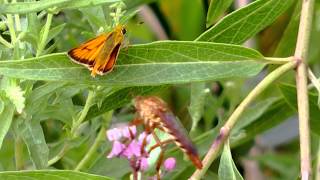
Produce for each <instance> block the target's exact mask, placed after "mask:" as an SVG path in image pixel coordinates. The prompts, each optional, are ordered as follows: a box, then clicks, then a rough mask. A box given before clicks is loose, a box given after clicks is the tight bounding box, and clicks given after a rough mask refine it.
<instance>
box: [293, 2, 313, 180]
mask: <svg viewBox="0 0 320 180" xmlns="http://www.w3.org/2000/svg"><path fill="white" fill-rule="evenodd" d="M313 7H314V0H302V8H301V16H300V24H299V31H298V38H297V45H296V49H295V53H294V56H295V58H296V60H298V61H299V62H300V63H299V64H298V66H297V71H296V84H297V103H298V117H299V137H300V164H301V167H300V170H301V179H302V180H308V179H310V178H311V157H310V127H309V99H308V87H307V86H308V79H307V65H306V64H307V60H306V58H307V53H308V49H309V39H310V34H311V28H312V27H311V26H312V16H313Z"/></svg>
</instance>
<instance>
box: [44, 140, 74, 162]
mask: <svg viewBox="0 0 320 180" xmlns="http://www.w3.org/2000/svg"><path fill="white" fill-rule="evenodd" d="M68 149H69V145H68V142H65V144H64V145H63V147H62V149H61V151H60V152H59V153H58V154H57V155H56V156H54V157H53V158H52V159H50V160H49V161H48V166H51V165H52V164H54V163H56V162H57V161H59V160H60V159H61V158H62V157H63V156H64V155H65V154H66V152H67V151H68Z"/></svg>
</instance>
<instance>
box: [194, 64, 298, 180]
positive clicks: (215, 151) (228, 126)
mask: <svg viewBox="0 0 320 180" xmlns="http://www.w3.org/2000/svg"><path fill="white" fill-rule="evenodd" d="M296 64H297V63H296V62H294V61H291V62H288V63H286V64H284V65H282V66H280V67H279V68H277V69H276V70H274V71H273V72H271V73H270V74H269V75H268V76H267V77H265V78H264V79H263V80H262V81H261V82H260V83H259V84H258V85H257V86H256V87H255V88H254V89H253V90H252V91H251V92H250V93H249V94H248V96H247V97H246V98H245V99H244V100H243V101H242V102H241V104H240V105H239V106H238V107H237V108H236V110H235V111H234V112H233V113H232V114H231V116H230V117H229V119H228V120H227V122H226V123H225V125H224V126H223V127H222V128H221V129H220V133H219V135H218V136H217V138H216V139H215V140H214V141H213V143H212V145H211V147H210V149H209V151H208V153H207V154H206V156H205V158H204V159H203V161H202V164H203V168H202V169H198V170H196V171H195V172H194V174H193V175H192V176H191V177H190V179H192V180H197V179H201V178H202V177H203V176H204V174H205V173H206V171H207V170H208V168H209V167H210V165H211V163H212V162H213V161H214V160H215V159H216V158H217V156H218V155H219V152H220V150H221V148H222V147H223V144H224V142H225V141H226V140H227V138H228V137H229V134H230V131H231V130H232V128H233V127H234V125H235V124H236V122H237V121H238V119H239V117H240V116H241V114H242V113H243V111H244V110H245V109H246V108H247V107H248V105H249V104H250V103H251V102H252V101H253V100H254V99H255V98H256V97H257V96H258V95H260V94H261V93H262V92H263V91H264V90H265V89H266V88H267V87H268V86H269V85H270V84H272V83H273V82H274V81H275V80H276V79H277V78H279V77H280V76H281V75H283V74H284V73H286V72H287V71H289V70H291V69H293V68H294V67H295V66H296Z"/></svg>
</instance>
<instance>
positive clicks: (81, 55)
mask: <svg viewBox="0 0 320 180" xmlns="http://www.w3.org/2000/svg"><path fill="white" fill-rule="evenodd" d="M125 33H126V29H125V28H124V26H123V25H117V26H116V27H115V28H114V30H113V31H111V32H109V33H104V34H102V35H99V36H97V37H95V38H93V39H91V40H89V41H87V42H85V43H83V44H81V45H80V46H79V47H76V48H73V49H71V50H70V51H68V55H69V57H71V59H72V60H73V61H74V62H76V63H78V64H81V65H84V66H86V67H87V68H88V69H90V70H91V76H92V77H95V76H96V74H99V75H103V74H105V73H108V72H111V71H112V69H113V67H114V65H115V63H116V60H117V57H118V55H119V51H120V48H121V45H122V43H123V41H124V35H125Z"/></svg>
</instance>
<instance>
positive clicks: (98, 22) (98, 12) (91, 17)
mask: <svg viewBox="0 0 320 180" xmlns="http://www.w3.org/2000/svg"><path fill="white" fill-rule="evenodd" d="M80 11H81V12H82V13H83V15H84V18H85V19H87V20H88V22H89V24H90V26H91V27H92V29H93V30H94V32H98V30H99V28H101V27H104V26H105V25H106V24H107V22H106V18H105V16H104V13H103V9H102V7H86V8H81V9H80Z"/></svg>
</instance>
